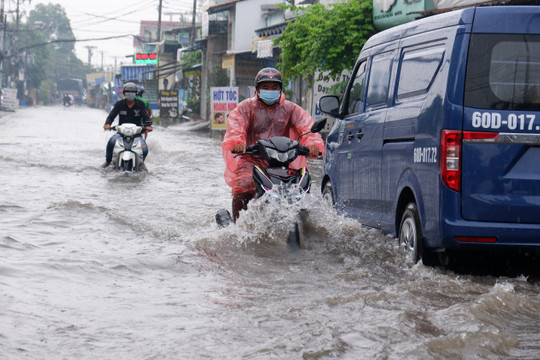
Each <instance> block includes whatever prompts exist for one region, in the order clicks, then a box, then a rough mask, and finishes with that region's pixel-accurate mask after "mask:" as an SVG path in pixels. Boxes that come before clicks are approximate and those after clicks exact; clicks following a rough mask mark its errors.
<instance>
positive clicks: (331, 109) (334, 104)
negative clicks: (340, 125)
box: [319, 95, 339, 117]
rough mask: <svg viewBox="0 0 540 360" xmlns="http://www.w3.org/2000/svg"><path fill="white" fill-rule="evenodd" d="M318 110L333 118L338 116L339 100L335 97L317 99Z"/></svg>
mask: <svg viewBox="0 0 540 360" xmlns="http://www.w3.org/2000/svg"><path fill="white" fill-rule="evenodd" d="M319 110H320V111H321V112H323V113H325V114H328V115H330V116H333V117H338V115H339V98H338V97H337V96H335V95H325V96H322V97H321V98H320V99H319Z"/></svg>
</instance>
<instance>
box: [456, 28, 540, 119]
mask: <svg viewBox="0 0 540 360" xmlns="http://www.w3.org/2000/svg"><path fill="white" fill-rule="evenodd" d="M464 104H465V106H467V107H472V108H480V109H497V110H523V111H537V110H540V35H515V34H504V35H502V34H473V35H472V36H471V43H470V48H469V58H468V61H467V76H466V82H465V99H464Z"/></svg>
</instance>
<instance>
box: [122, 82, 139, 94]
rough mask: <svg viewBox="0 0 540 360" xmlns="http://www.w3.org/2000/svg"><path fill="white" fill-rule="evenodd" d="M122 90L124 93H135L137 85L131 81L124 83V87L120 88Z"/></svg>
mask: <svg viewBox="0 0 540 360" xmlns="http://www.w3.org/2000/svg"><path fill="white" fill-rule="evenodd" d="M122 92H124V93H126V92H134V93H136V92H137V85H135V84H134V83H132V82H128V83H125V84H124V87H123V89H122Z"/></svg>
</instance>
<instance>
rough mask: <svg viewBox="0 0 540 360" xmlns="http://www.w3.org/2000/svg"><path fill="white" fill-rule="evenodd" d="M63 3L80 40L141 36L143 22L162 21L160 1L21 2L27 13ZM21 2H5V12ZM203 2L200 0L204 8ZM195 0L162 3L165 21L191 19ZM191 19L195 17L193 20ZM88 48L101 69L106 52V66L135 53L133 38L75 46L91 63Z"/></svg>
mask: <svg viewBox="0 0 540 360" xmlns="http://www.w3.org/2000/svg"><path fill="white" fill-rule="evenodd" d="M39 3H43V4H47V3H52V4H60V5H61V6H62V7H63V8H64V10H65V11H66V14H67V16H68V18H69V19H70V22H71V28H72V29H73V33H74V34H75V37H76V38H77V39H81V40H82V39H96V38H105V37H111V36H119V35H127V34H133V35H137V34H138V33H139V24H140V21H141V20H154V21H157V20H158V5H159V0H32V1H31V3H29V1H28V0H24V1H23V0H19V7H20V11H24V12H25V13H26V14H28V12H29V11H30V10H32V9H33V8H34V7H35V6H36V5H37V4H39ZM16 4H17V0H5V5H4V7H5V11H6V13H7V14H8V16H9V14H13V13H10V11H13V12H14V10H15V8H16ZM200 6H201V0H197V7H199V8H200ZM192 11H193V0H162V12H161V14H162V16H161V19H162V21H170V20H173V21H177V20H179V19H180V14H179V13H184V16H191V13H192ZM189 19H191V17H189ZM88 46H95V47H96V48H95V49H92V52H93V55H92V65H94V66H101V58H102V55H101V54H102V52H103V63H104V65H112V64H114V63H115V60H116V62H117V64H120V62H126V61H128V60H129V59H126V56H127V55H130V54H132V53H133V37H131V36H126V37H122V38H118V39H111V40H101V41H97V40H96V41H84V42H78V43H76V45H75V49H76V52H77V56H78V57H79V58H80V59H81V60H82V61H83V62H85V63H86V62H88V49H87V47H88Z"/></svg>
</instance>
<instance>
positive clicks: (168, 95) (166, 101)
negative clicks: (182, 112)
mask: <svg viewBox="0 0 540 360" xmlns="http://www.w3.org/2000/svg"><path fill="white" fill-rule="evenodd" d="M159 117H160V118H162V119H176V118H177V117H178V91H177V90H160V91H159Z"/></svg>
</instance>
